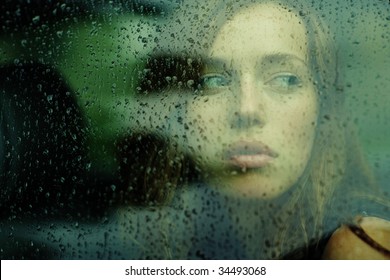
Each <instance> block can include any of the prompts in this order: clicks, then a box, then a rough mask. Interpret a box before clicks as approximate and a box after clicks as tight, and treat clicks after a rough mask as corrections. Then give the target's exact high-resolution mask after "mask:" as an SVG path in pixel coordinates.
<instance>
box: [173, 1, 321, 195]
mask: <svg viewBox="0 0 390 280" xmlns="http://www.w3.org/2000/svg"><path fill="white" fill-rule="evenodd" d="M307 45H308V39H307V34H306V29H305V26H304V24H303V23H302V22H301V20H300V18H299V17H298V16H297V15H295V14H294V13H292V12H288V11H287V10H285V9H283V8H281V7H279V6H276V5H270V4H268V5H257V6H254V7H252V8H250V9H245V10H242V11H240V12H239V13H238V14H236V15H235V16H234V17H233V18H231V19H230V20H228V21H227V22H226V23H225V24H224V25H223V26H222V28H221V29H220V32H219V33H218V35H217V37H216V38H215V40H214V42H213V43H212V46H211V49H210V51H209V53H208V56H207V59H206V62H205V65H204V67H203V70H202V73H201V74H202V76H201V79H200V88H198V90H197V91H196V95H195V97H193V98H192V99H191V100H189V101H188V103H187V106H186V112H183V123H184V124H185V126H186V129H182V130H181V131H180V132H178V131H176V132H178V133H175V134H176V135H183V134H184V137H179V138H178V139H177V141H178V144H179V147H181V149H183V150H184V151H185V152H186V153H189V154H190V155H191V156H192V157H193V158H194V159H195V161H196V162H197V164H198V165H199V166H200V167H201V168H202V171H203V173H204V174H206V175H207V176H206V178H208V180H210V182H211V183H212V184H213V185H216V186H220V187H226V190H228V191H229V192H232V193H234V194H239V195H243V196H249V197H258V198H260V197H266V198H271V197H275V196H277V195H279V194H281V193H283V192H284V191H286V190H287V189H288V188H289V187H291V186H292V185H293V184H294V183H295V182H296V181H297V180H298V178H299V177H300V176H301V175H302V173H303V171H304V169H305V167H306V165H307V163H308V160H309V157H310V154H311V150H312V146H313V140H314V136H315V127H316V120H317V114H318V104H317V103H318V100H317V96H316V92H315V88H314V86H313V81H312V80H311V74H310V70H309V69H310V67H309V61H308V46H307Z"/></svg>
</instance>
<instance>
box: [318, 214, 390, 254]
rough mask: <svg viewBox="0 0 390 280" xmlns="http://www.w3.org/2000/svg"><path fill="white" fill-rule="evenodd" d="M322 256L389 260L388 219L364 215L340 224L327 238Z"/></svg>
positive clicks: (389, 238) (389, 224)
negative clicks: (350, 221)
mask: <svg viewBox="0 0 390 280" xmlns="http://www.w3.org/2000/svg"><path fill="white" fill-rule="evenodd" d="M322 257H323V258H324V259H386V260H390V221H389V220H386V219H382V218H378V217H364V218H358V219H357V220H356V222H355V223H353V224H347V225H343V226H341V227H340V228H338V229H337V230H336V231H335V232H334V233H333V234H332V235H331V237H330V238H329V241H328V242H327V244H326V246H325V250H324V254H323V256H322Z"/></svg>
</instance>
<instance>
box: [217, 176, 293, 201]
mask: <svg viewBox="0 0 390 280" xmlns="http://www.w3.org/2000/svg"><path fill="white" fill-rule="evenodd" d="M264 177H265V176H264V175H259V174H240V175H236V176H227V177H218V178H215V179H214V180H213V182H212V183H213V185H214V186H217V187H219V188H220V189H221V190H222V191H223V192H224V193H226V194H228V195H229V196H230V195H231V196H235V197H242V198H252V199H253V198H254V199H273V198H276V197H277V196H279V195H281V194H283V193H284V192H285V191H286V190H287V189H288V187H282V186H280V184H278V182H275V180H272V179H270V178H264Z"/></svg>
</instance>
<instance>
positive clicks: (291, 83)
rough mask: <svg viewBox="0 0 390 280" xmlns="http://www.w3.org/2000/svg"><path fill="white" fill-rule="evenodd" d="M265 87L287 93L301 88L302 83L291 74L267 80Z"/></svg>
mask: <svg viewBox="0 0 390 280" xmlns="http://www.w3.org/2000/svg"><path fill="white" fill-rule="evenodd" d="M266 85H268V86H270V87H272V88H274V89H276V90H283V91H289V90H294V89H296V88H299V87H301V86H302V81H301V79H300V78H298V77H297V76H295V75H293V74H279V75H276V76H274V77H273V78H271V79H270V80H268V81H267V82H266Z"/></svg>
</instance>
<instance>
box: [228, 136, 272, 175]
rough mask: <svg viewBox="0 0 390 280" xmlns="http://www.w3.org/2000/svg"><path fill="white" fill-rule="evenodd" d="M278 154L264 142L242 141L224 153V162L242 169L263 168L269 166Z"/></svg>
mask: <svg viewBox="0 0 390 280" xmlns="http://www.w3.org/2000/svg"><path fill="white" fill-rule="evenodd" d="M276 157H278V154H277V153H276V152H274V151H272V150H271V149H270V148H269V147H268V146H267V145H265V144H263V143H262V142H258V141H256V142H246V141H240V142H236V143H234V144H232V145H230V146H229V148H228V149H226V150H225V152H224V161H225V162H227V163H228V164H229V165H232V166H236V167H239V168H242V169H247V168H249V169H253V168H261V167H264V166H266V165H267V164H269V163H270V162H271V161H272V160H273V159H274V158H276Z"/></svg>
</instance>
